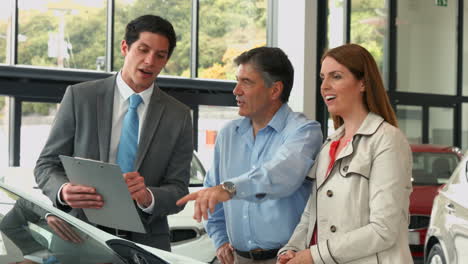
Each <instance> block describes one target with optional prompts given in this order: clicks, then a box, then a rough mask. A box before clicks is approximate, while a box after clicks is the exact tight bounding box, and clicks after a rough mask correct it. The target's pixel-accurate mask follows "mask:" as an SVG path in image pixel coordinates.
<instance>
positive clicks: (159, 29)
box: [124, 15, 176, 57]
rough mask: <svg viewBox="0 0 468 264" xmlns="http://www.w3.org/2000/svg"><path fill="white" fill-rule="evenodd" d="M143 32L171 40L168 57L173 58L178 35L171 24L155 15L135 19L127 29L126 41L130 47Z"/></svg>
mask: <svg viewBox="0 0 468 264" xmlns="http://www.w3.org/2000/svg"><path fill="white" fill-rule="evenodd" d="M141 32H151V33H155V34H160V35H163V36H165V37H166V38H167V39H168V40H169V54H168V57H171V55H172V52H173V51H174V48H175V46H176V34H175V31H174V27H173V26H172V24H171V22H169V21H167V20H166V19H164V18H162V17H160V16H155V15H143V16H140V17H137V18H135V19H134V20H132V21H130V23H128V24H127V27H126V28H125V38H124V39H125V42H127V45H128V47H130V46H131V45H132V44H133V43H134V42H135V41H137V40H138V39H139V38H140V33H141Z"/></svg>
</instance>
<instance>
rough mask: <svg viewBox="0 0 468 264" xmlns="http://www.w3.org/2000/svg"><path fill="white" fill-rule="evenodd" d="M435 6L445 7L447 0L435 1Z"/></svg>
mask: <svg viewBox="0 0 468 264" xmlns="http://www.w3.org/2000/svg"><path fill="white" fill-rule="evenodd" d="M435 2H436V5H437V6H447V2H448V0H435Z"/></svg>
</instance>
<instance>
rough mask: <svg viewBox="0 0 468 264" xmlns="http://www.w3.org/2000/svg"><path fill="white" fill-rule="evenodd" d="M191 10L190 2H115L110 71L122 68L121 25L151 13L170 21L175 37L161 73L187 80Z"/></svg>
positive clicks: (122, 34)
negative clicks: (111, 68) (174, 42)
mask: <svg viewBox="0 0 468 264" xmlns="http://www.w3.org/2000/svg"><path fill="white" fill-rule="evenodd" d="M191 8H192V1H187V0H171V1H167V0H116V1H115V16H114V19H115V28H114V32H115V37H114V68H113V70H114V71H118V70H119V69H120V68H121V67H122V65H123V56H122V54H121V52H120V43H121V41H122V39H123V38H124V35H125V26H126V25H127V24H128V22H130V21H131V20H132V19H134V18H136V17H138V16H141V15H145V14H152V15H159V16H161V17H163V18H165V19H167V20H168V21H170V22H171V24H172V25H173V26H174V30H175V32H176V35H177V46H176V48H175V50H174V53H173V54H172V57H171V59H170V60H169V62H168V63H167V65H166V67H165V69H164V70H163V71H162V72H161V74H163V75H176V76H184V77H190V44H191V23H192V19H191V14H192V11H191V10H192V9H191Z"/></svg>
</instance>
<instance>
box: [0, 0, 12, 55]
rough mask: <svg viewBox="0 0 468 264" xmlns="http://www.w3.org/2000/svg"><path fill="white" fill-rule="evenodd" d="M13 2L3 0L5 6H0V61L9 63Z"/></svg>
mask: <svg viewBox="0 0 468 264" xmlns="http://www.w3.org/2000/svg"><path fill="white" fill-rule="evenodd" d="M13 3H14V2H13V0H3V1H2V6H4V7H5V8H0V63H9V60H10V58H9V56H10V52H9V50H10V45H11V23H12V19H11V14H12V12H13Z"/></svg>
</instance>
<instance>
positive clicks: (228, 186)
mask: <svg viewBox="0 0 468 264" xmlns="http://www.w3.org/2000/svg"><path fill="white" fill-rule="evenodd" d="M221 187H222V188H223V190H225V191H227V192H228V193H229V197H230V198H232V197H234V195H236V185H235V184H234V183H233V182H230V181H225V182H222V183H221Z"/></svg>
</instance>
